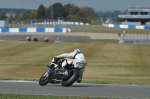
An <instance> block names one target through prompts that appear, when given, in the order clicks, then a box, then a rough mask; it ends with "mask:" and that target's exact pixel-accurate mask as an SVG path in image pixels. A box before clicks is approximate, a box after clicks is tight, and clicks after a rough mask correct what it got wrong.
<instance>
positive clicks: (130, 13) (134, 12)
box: [118, 7, 150, 25]
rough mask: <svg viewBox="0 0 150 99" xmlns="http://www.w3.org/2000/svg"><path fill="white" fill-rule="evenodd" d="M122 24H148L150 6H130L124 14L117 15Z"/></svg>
mask: <svg viewBox="0 0 150 99" xmlns="http://www.w3.org/2000/svg"><path fill="white" fill-rule="evenodd" d="M118 18H119V19H121V21H122V24H123V25H150V8H146V7H130V8H128V9H127V10H126V14H125V15H118Z"/></svg>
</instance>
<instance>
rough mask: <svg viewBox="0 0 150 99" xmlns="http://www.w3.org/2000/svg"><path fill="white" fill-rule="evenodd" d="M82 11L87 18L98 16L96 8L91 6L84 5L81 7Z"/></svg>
mask: <svg viewBox="0 0 150 99" xmlns="http://www.w3.org/2000/svg"><path fill="white" fill-rule="evenodd" d="M81 13H82V15H83V17H85V18H87V17H93V18H94V17H96V12H95V10H94V8H91V7H88V6H86V7H82V8H81Z"/></svg>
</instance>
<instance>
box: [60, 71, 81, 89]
mask: <svg viewBox="0 0 150 99" xmlns="http://www.w3.org/2000/svg"><path fill="white" fill-rule="evenodd" d="M78 77H79V71H78V70H77V69H72V70H70V71H69V75H68V77H66V78H63V79H62V82H61V85H62V86H64V87H69V86H71V85H72V84H73V83H74V82H75V81H76V80H77V79H78Z"/></svg>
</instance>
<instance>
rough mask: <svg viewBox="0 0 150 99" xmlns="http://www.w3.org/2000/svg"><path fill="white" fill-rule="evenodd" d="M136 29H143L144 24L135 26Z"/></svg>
mask: <svg viewBox="0 0 150 99" xmlns="http://www.w3.org/2000/svg"><path fill="white" fill-rule="evenodd" d="M136 29H144V26H136Z"/></svg>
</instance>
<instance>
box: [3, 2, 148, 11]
mask: <svg viewBox="0 0 150 99" xmlns="http://www.w3.org/2000/svg"><path fill="white" fill-rule="evenodd" d="M52 2H53V3H56V2H61V3H62V4H63V5H64V4H68V3H74V4H75V5H77V6H79V7H84V6H89V7H92V8H94V9H95V10H96V11H101V10H125V9H127V8H129V7H131V6H138V7H150V0H0V8H25V9H37V8H38V7H39V5H40V4H43V5H44V6H45V7H49V6H50V5H51V3H52Z"/></svg>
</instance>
